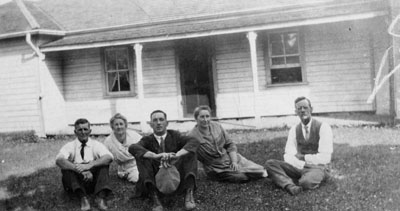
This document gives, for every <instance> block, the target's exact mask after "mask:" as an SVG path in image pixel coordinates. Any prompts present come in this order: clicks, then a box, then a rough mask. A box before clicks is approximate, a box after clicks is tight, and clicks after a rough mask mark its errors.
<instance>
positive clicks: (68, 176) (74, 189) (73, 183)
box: [61, 170, 86, 197]
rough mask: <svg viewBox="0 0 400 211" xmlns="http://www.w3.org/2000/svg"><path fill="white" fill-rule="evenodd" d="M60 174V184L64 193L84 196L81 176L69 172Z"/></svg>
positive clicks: (65, 171) (62, 171)
mask: <svg viewBox="0 0 400 211" xmlns="http://www.w3.org/2000/svg"><path fill="white" fill-rule="evenodd" d="M61 174H62V178H61V180H62V184H63V187H64V190H65V191H66V192H70V193H75V194H78V195H81V194H86V188H85V185H84V182H83V177H82V175H81V174H78V173H77V172H75V171H71V170H61ZM79 197H81V196H79Z"/></svg>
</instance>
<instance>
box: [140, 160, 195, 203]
mask: <svg viewBox="0 0 400 211" xmlns="http://www.w3.org/2000/svg"><path fill="white" fill-rule="evenodd" d="M136 165H137V167H138V170H139V180H138V182H137V183H136V193H135V196H136V197H142V196H148V194H149V193H150V190H149V187H156V182H155V176H156V174H157V172H158V170H159V166H160V162H159V161H157V160H153V159H148V158H143V157H142V158H136ZM174 165H175V167H176V168H177V170H178V171H179V175H180V178H181V182H180V184H179V187H178V189H177V190H176V191H175V192H174V193H173V194H181V193H183V192H184V191H185V190H186V189H188V188H193V189H195V188H196V177H197V157H196V154H194V153H189V154H186V155H184V156H183V157H181V158H179V160H178V161H177V162H176V163H175V164H174Z"/></svg>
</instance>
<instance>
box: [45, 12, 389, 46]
mask: <svg viewBox="0 0 400 211" xmlns="http://www.w3.org/2000/svg"><path fill="white" fill-rule="evenodd" d="M387 14H388V13H387V11H374V12H366V13H358V14H351V15H341V16H334V17H323V18H316V19H306V20H298V21H290V22H279V23H270V24H265V25H260V26H249V27H241V28H234V29H224V30H211V31H203V32H193V33H185V34H174V35H166V36H154V37H141V38H133V39H126V40H111V41H102V42H96V43H84V44H73V45H64V46H47V47H46V46H44V47H41V48H40V49H41V51H42V52H53V51H67V50H78V49H87V48H99V47H109V46H115V45H129V44H135V43H149V42H160V41H170V40H178V39H184V38H195V37H205V36H214V35H224V34H233V33H243V32H249V31H260V30H271V29H280V28H288V27H298V26H306V25H315V24H323V23H334V22H341V21H351V20H362V19H370V18H374V17H378V16H385V15H387Z"/></svg>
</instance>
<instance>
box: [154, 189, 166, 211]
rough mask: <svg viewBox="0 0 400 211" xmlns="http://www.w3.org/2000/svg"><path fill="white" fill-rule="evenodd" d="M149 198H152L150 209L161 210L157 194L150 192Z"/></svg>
mask: <svg viewBox="0 0 400 211" xmlns="http://www.w3.org/2000/svg"><path fill="white" fill-rule="evenodd" d="M151 198H152V200H153V208H152V211H163V210H164V208H163V206H162V205H161V202H160V199H159V198H158V196H157V193H156V192H153V193H151Z"/></svg>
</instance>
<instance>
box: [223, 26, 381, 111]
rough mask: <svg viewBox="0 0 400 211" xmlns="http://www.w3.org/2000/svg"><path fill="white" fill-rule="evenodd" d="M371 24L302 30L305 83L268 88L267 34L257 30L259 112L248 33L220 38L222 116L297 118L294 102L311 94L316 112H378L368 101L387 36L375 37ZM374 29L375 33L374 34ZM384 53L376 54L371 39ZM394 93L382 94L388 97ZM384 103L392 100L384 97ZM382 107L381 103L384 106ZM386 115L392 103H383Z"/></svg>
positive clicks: (376, 34) (376, 35) (312, 27)
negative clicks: (375, 68) (383, 40)
mask: <svg viewBox="0 0 400 211" xmlns="http://www.w3.org/2000/svg"><path fill="white" fill-rule="evenodd" d="M369 24H371V20H364V21H355V22H343V23H332V24H322V25H313V26H307V27H303V28H301V30H302V31H303V35H304V38H303V40H304V55H303V56H304V57H305V68H304V71H306V78H307V80H306V81H305V82H306V83H305V84H293V85H286V86H274V87H267V86H266V85H267V81H266V77H267V76H266V74H265V73H266V67H265V63H264V60H263V57H264V56H265V55H264V52H265V51H264V50H263V48H264V45H263V44H264V40H265V36H266V32H257V33H258V36H257V58H258V77H259V90H260V92H259V94H258V95H257V96H255V97H256V100H257V102H258V103H257V108H254V105H253V102H254V94H253V90H252V81H251V80H252V75H251V63H250V52H249V47H248V46H249V44H248V40H247V39H246V37H245V34H237V35H226V36H221V37H218V38H217V42H216V71H217V74H216V75H217V83H218V87H219V89H218V90H217V96H218V98H217V100H216V101H217V108H218V110H217V116H218V117H220V118H228V117H231V118H232V117H240V116H252V115H254V109H256V110H257V112H258V113H259V114H260V115H262V116H269V115H288V114H293V100H294V99H295V98H296V97H298V96H301V95H304V96H308V97H309V98H310V99H311V100H312V102H313V106H314V111H315V112H350V111H373V110H374V109H375V108H374V106H373V105H372V104H367V103H366V100H367V98H368V96H369V94H370V93H371V90H372V76H373V72H372V71H373V70H374V67H373V66H372V65H375V66H376V61H375V60H376V59H377V57H376V54H378V55H382V49H383V48H384V46H383V44H382V42H378V41H377V40H380V39H382V36H383V35H382V34H379V33H372V34H371V35H370V34H369V29H368V26H370V25H369ZM371 31H373V30H371ZM371 40H375V43H374V44H373V45H374V47H377V48H378V50H375V51H377V52H376V54H374V53H371V44H370V41H371ZM387 93H388V89H387V87H386V88H385V91H383V92H382V93H381V95H385V96H386V95H387ZM383 99H385V100H388V99H386V97H384V98H383ZM378 104H379V103H378ZM379 108H380V110H381V111H382V112H384V111H387V109H388V108H387V106H386V105H380V107H379Z"/></svg>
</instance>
